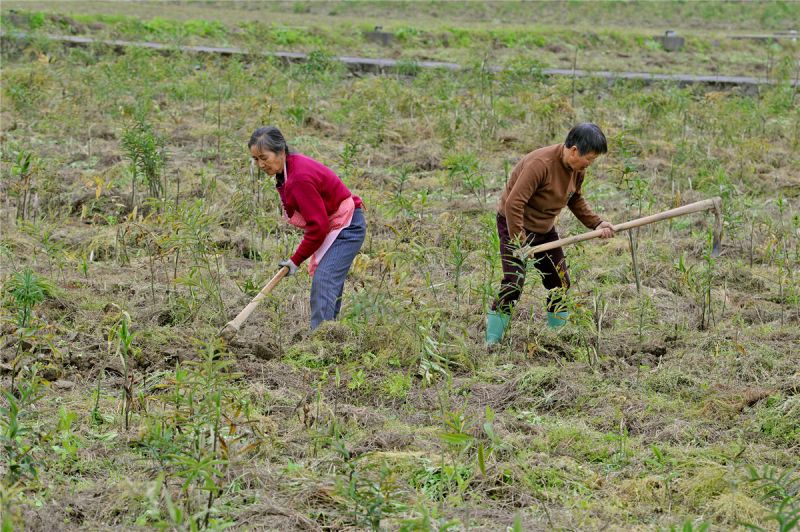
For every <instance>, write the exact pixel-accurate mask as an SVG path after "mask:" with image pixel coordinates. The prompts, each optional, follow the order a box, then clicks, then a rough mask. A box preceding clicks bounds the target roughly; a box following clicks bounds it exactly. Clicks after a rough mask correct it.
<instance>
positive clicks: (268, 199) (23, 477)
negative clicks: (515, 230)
mask: <svg viewBox="0 0 800 532" xmlns="http://www.w3.org/2000/svg"><path fill="white" fill-rule="evenodd" d="M687 4H688V5H691V4H692V3H687ZM296 5H300V4H291V5H286V6H284V5H283V4H281V5H280V7H276V9H279V8H280V9H287V10H294V9H297V8H296V7H294V6H296ZM567 5H571V4H567ZM590 5H591V4H590ZM630 5H631V4H624V5H622V6H621V8H624V9H630ZM642 5H644V6H645V7H644V9H652V8H651V7H649V6H650V4H642ZM723 5H724V6H726V7H724V8H721V9H725V10H727V9H729V7H728V6H729V5H728V4H723ZM737 5H738V4H737ZM777 5H780V6H784V7H780V8H778V7H775V6H777ZM135 6H136V4H134V5H133V7H131V9H133V8H134V7H135ZM443 6H444V7H443V8H444V9H449V7H448V6H449V4H444V5H443ZM679 6H680V7H679V8H676V13H679V12H680V10H681V9H688V8H686V7H685V5H684V4H680V5H679ZM786 6H788V7H786ZM173 7H174V8H175V10H178V11H179V10H181V9H189V8H191V9H195V8H197V7H198V6H196V5H194V4H190V5H184V4H180V5H174V6H173V5H172V4H170V9H172V8H173ZM201 7H203V8H207V7H209V6H205V4H204V5H202V6H201ZM211 7H213V6H211ZM307 7H308V8H309V9H310V13H311V14H318V13H319V10H320V9H322V8H321V7H320V5H319V4H314V3H310V4H308V5H307ZM512 7H513V6H512ZM584 7H586V6H584ZM740 7H741V12H745V11H747V10H758V9H761V10H763V12H770V13H771V12H772V10H774V9H794V6H793V5H792V4H749V3H746V4H741V6H740ZM362 8H363V9H364V10H367V11H366V12H371V11H370V10H377V9H390V8H389V7H386V6H385V5H377V6H376V5H375V4H366V5H364V4H356V3H344V4H336V9H341V10H342V13H341V15H342V16H344V15H352V16H356V14H358V13H361V11H357V10H358V9H362ZM5 9H6V5H5V4H4V10H5ZM30 9H31V12H33V10H34V9H38V7H36V8H35V7H31V8H30ZM120 9H121V8H120ZM126 9H127V8H126ZM304 9H305V8H304ZM474 9H475V10H478V8H477V7H475V8H474ZM515 9H516V8H515ZM587 9H598V10H599V9H600V8H598V7H591V8H587ZM391 10H398V11H399V10H400V7H399V6H397V5H395V4H392V5H391ZM498 11H499V13H500V14H498V17H505V16H513V15H514V14H515V13H516V14H518V13H519V12H516V11H515V12H509V14H508V15H506V14H505V12H504V11H503V10H502V9H499V10H498ZM393 12H394V11H393ZM470 13H471V11H470V10H465V12H464V13H463V14H459V15H456V14H452V16H453V19H454V20H457V21H461V20H466V18H469V17H472V16H473V15H470ZM736 13H739V10H737V11H736ZM723 15H724V13H723ZM91 16H92V17H96V16H98V15H97V14H96V12H95V13H94V14H92V15H91ZM126 16H127V15H126ZM336 16H339V15H338V14H337V15H336ZM617 16H618V15H613V16H612V15H609V17H610V18H608V19H602V22H603V23H606V22H607V23H609V24H610V23H611V22H613V20H618V19H616V18H614V17H617ZM676 16H677V15H676ZM26 17H27V18H26ZM460 17H465V18H464V19H462V18H460ZM731 17H732V18H731V19H724V17H723V16H722V15H720V16H719V18H718V19H716V18H714V17H709V20H712V19H713V20H715V22H713V23H712V22H711V21H709V23H708V24H707V25H705V26H704V27H707V28H711V29H716V28H719V27H721V26H722V24H723V22H724V20H729V21H730V22H729V23H730V24H732V25H734V26H735V25H736V24H737V22H736V21H737V20H738V19H737V18H735V17H733V16H731ZM475 18H478V19H479V18H480V16H477V15H476V16H475ZM31 20H36V19H35V18H31V15H29V14H28V15H25V16H24V17H22V18H21V19H16V20H10V19H9V17H8V16H4V17H3V25H4V28H7V27H8V26H7V24H11V25H14V26H15V27H28V28H30V24H31ZM131 20H133V19H128V18H125V19H113V20H111V19H107V20H106V21H105V22H103V27H102V28H99V27H98V29H97V30H93V31H98V32H106V34H109V35H120V36H124V35H129V34H130V33H129V32H131V31H134V33H135V32H138V31H141V30H140V29H134V30H131V29H130V26H131V24H130V21H131ZM162 20H171V19H168V18H167V14H164V16H163V19H162ZM176 20H177V18H176ZM501 20H505V19H502V18H501ZM635 20H636V21H643V20H645V18H644V17H642V18H641V19H639V18H637V19H635ZM765 20H772V19H770V18H769V17H765ZM88 21H89V19H86V21H80V24H87V26H86V27H87V28H88V24H89V22H88ZM469 22H470V23H474V24H475V25H476V29H475V31H478V32H480V31H488V30H484V29H481V28H480V27H477V25H478V24H479V22H480V21H479V20H474V19H470V20H469ZM150 23H151V24H152V19H151V20H150ZM459 23H461V22H459ZM36 24H37V23H36V22H34V25H36ZM50 24H59V23H58V22H57V21H54V20H53V19H52V18H48V17H44V19H43V22H42V25H41V26H39V27H38V29H39V30H42V31H44V30H46V29H49V28H50V26H49V25H50ZM142 24H143V26H141V27H145V23H144V22H143V23H142ZM164 24H165V23H164ZM171 24H173V25H174V27H178V28H184V29H185V28H187V26H186V25H184V24H188V23H184V22H181V23H177V22H171ZM225 24H232V23H229V22H227V21H226V22H225ZM442 24H444V23H442ZM764 24H765V25H764V26H763V27H764V28H772V27H774V24H773V25H769V24H772V23H769V24H768V23H767V22H764ZM26 25H27V26H26ZM598 25H599V24H598ZM632 25H633V26H636V25H638V22H637V23H636V24H632ZM642 25H644V24H643V23H642ZM231 27H232V26H226V27H225V28H224V29H223V30H220V31H221V32H222V33H221V34H220V36H221V37H222V38H221V39H220V41H226V42H232V41H235V38H239V37H234V35H235V34H234V33H233V32H232V31H231ZM737 27H738V26H737ZM136 28H139V26H136ZM87 31H88V30H87ZM148 31H149V30H148ZM170 31H173V30H170ZM259 31H261V30H259ZM264 31H265V33H264V34H265V35H273V36H274V34H275V32H274V31H273V32H269V31H267V30H264ZM326 31H327V32H326ZM596 31H597V33H598V35H601V34H603V32H606V31H612V30H606V29H603V28H598V29H597V30H596ZM181 32H184V33H181V38H182V39H183V38H185V36H186V35H187V33H188V32H189V30H188V29H185V31H184V30H181ZM309 32H310V33H313V32H318V38H319V39H321V41H320V43H321V44H320V43H314V44H313V45H312V46H311V48H310V49H311V50H315V51H316V53H315V54H314V55H313V58H312V60H311V61H309V62H307V63H304V64H298V65H292V66H285V65H282V64H280V63H278V62H272V61H269V60H259V61H257V62H246V61H244V60H241V59H238V60H237V59H230V58H213V57H204V56H194V55H162V54H155V53H151V52H146V51H142V50H128V51H127V52H126V53H124V54H117V53H116V52H115V51H113V50H110V49H108V48H106V47H95V48H63V47H61V46H60V45H56V44H53V43H49V42H48V41H47V40H46V39H43V38H40V37H37V38H33V39H31V40H28V41H25V42H20V41H10V40H9V41H4V43H3V48H2V54H3V55H2V60H3V69H2V77H3V83H2V86H3V87H2V90H3V92H2V107H1V108H0V123H2V132H0V135H1V137H0V140H2V157H1V162H2V164H1V165H0V175H2V188H0V192H1V194H0V228H2V233H1V234H0V282H2V307H0V327H1V330H2V339H1V340H0V385H2V390H3V392H4V394H3V398H2V399H0V408H2V410H1V411H0V444H1V445H0V456H2V460H0V476H2V482H1V483H0V505H2V506H0V507H2V519H3V520H4V521H3V523H4V526H7V527H9V528H10V529H17V528H19V529H26V530H27V529H30V530H45V529H48V530H50V529H59V530H76V529H107V528H110V527H113V528H116V529H149V528H156V527H157V528H164V529H181V530H182V529H190V528H193V527H197V528H206V527H208V528H215V529H222V528H225V527H226V526H229V525H230V526H233V527H234V528H235V529H241V530H259V529H261V530H263V529H266V530H272V529H285V530H294V529H298V530H300V529H302V530H321V529H329V530H341V529H345V530H346V529H351V530H356V529H365V528H370V527H371V528H375V529H377V528H380V529H385V530H445V529H451V530H452V529H471V530H498V529H505V528H506V527H511V529H516V530H538V529H580V530H584V529H613V530H631V529H637V530H670V529H676V530H677V529H679V530H703V529H706V528H705V527H710V529H714V530H730V529H737V528H744V527H745V526H746V525H748V524H752V525H757V526H762V527H765V528H766V529H768V530H773V529H778V526H779V523H780V520H781V519H783V520H784V521H786V520H788V518H787V516H789V515H791V513H792V512H795V513H796V512H797V511H798V501H797V473H796V472H793V470H792V468H793V467H796V464H797V456H798V450H800V395H798V390H800V374H799V373H798V345H800V327H798V323H800V293H799V292H798V279H797V272H798V265H800V214H798V198H800V177H798V176H800V159H798V158H797V157H796V156H795V154H796V153H797V150H798V148H800V111H798V109H800V105H798V100H800V97H799V96H798V95H797V89H796V88H792V87H791V86H790V85H789V84H788V80H790V79H792V72H793V70H792V68H793V66H794V65H793V63H792V62H791V61H792V60H793V57H794V56H792V55H791V54H792V53H794V52H793V51H792V48H791V47H788V46H781V47H780V48H779V49H778V48H775V49H774V54H775V55H774V56H773V64H772V68H773V69H774V70H772V72H773V75H772V78H773V79H775V80H777V83H776V84H774V85H772V86H765V87H762V88H761V89H760V91H759V92H758V93H757V94H748V93H745V92H743V91H739V90H735V89H734V90H730V91H724V92H723V91H717V90H711V89H709V88H707V87H702V86H695V87H677V86H674V85H670V84H659V85H652V86H643V85H641V84H638V83H630V82H627V83H616V84H613V85H610V86H609V85H608V84H607V83H606V82H605V81H598V80H591V79H586V80H576V81H575V82H574V83H573V81H572V80H544V79H541V78H540V77H539V76H538V75H537V70H536V68H535V65H534V66H533V67H532V65H531V64H530V63H528V64H525V63H521V62H517V63H513V64H514V65H515V68H512V69H510V70H508V71H505V72H503V73H492V72H490V71H488V70H486V69H485V68H482V67H481V62H479V61H473V62H472V63H470V64H472V65H473V67H472V68H470V69H468V70H465V71H464V72H460V73H457V74H454V73H446V72H436V71H415V70H414V69H411V70H409V73H414V74H415V75H409V76H385V77H373V76H354V75H350V74H348V73H347V72H346V71H345V70H344V69H343V68H342V66H341V65H340V64H339V63H337V62H335V61H332V60H331V58H330V55H329V53H327V52H325V51H322V50H328V51H335V50H337V48H336V46H339V45H341V42H342V41H340V40H338V39H344V38H343V37H341V38H340V37H336V38H331V39H332V41H331V44H330V46H328V41H327V40H326V39H328V37H329V36H330V35H331V34H332V32H330V30H324V29H316V30H313V31H312V30H309ZM136 35H139V34H136ZM141 37H143V38H149V37H148V36H147V35H146V34H144V33H143V34H141ZM186 38H188V37H186ZM203 38H207V39H209V40H210V39H212V37H211V36H209V37H203ZM215 38H216V37H214V39H215ZM470 38H472V37H470ZM565 38H566V37H565ZM570 38H572V37H570ZM354 39H355V38H354ZM725 42H727V41H725ZM362 45H363V43H361V42H360V41H359V44H358V46H359V47H360V46H362ZM720 46H721V47H723V49H724V50H727V48H725V47H726V46H727V44H724V43H723V44H721V45H720ZM736 46H739V45H738V44H735V43H734V44H731V47H732V48H731V50H734V52H735V50H736V48H735V47H736ZM465 50H466V51H469V50H471V49H470V48H469V47H465ZM724 50H723V51H724ZM734 52H731V53H732V54H733V53H734ZM725 53H727V52H725ZM734 55H735V54H734ZM509 65H512V63H509ZM578 121H594V122H597V123H598V124H600V125H601V127H603V129H604V130H605V131H606V133H607V135H608V138H609V141H610V151H609V154H608V155H607V156H605V157H603V158H601V159H600V160H599V161H598V163H597V164H596V165H595V166H593V167H592V168H591V169H590V172H589V177H588V179H587V183H586V189H585V192H586V194H587V197H588V200H589V201H590V203H591V204H592V205H593V206H594V207H595V209H596V210H597V211H598V212H599V213H601V214H602V216H603V217H605V218H607V219H609V220H611V221H614V222H621V221H624V220H627V219H631V218H635V217H637V216H639V215H640V214H649V213H654V212H658V211H661V210H665V209H667V208H670V207H673V206H676V205H679V204H684V203H688V202H691V201H695V200H699V199H703V198H706V197H711V196H716V195H719V196H722V198H723V201H724V214H725V237H724V238H725V240H724V251H723V254H722V256H721V257H719V258H712V257H711V256H710V231H711V228H712V223H713V221H712V218H711V216H710V215H693V216H690V217H686V218H680V219H676V220H674V221H672V222H665V223H662V224H659V225H654V226H650V227H647V228H643V229H642V230H640V231H639V232H637V233H635V234H634V235H633V236H632V237H631V238H629V236H628V235H627V234H622V235H619V236H617V237H616V238H615V239H613V240H611V241H608V242H596V241H595V242H589V243H585V244H581V245H577V246H573V247H570V248H568V249H566V253H567V257H568V260H569V264H570V272H571V276H572V280H573V289H572V290H571V292H570V294H569V297H568V305H569V307H570V309H571V311H572V316H573V319H572V321H571V323H570V325H569V326H568V327H567V328H566V329H565V330H563V331H561V332H558V333H553V332H550V331H548V330H547V329H546V328H545V327H544V323H543V322H544V298H545V294H544V291H543V289H542V288H541V286H539V285H538V283H537V282H536V280H535V279H531V280H530V282H529V283H528V286H527V287H526V291H525V294H524V296H523V299H522V301H521V302H520V305H519V307H518V310H517V313H516V315H515V317H514V320H513V324H512V327H511V331H510V335H509V338H508V339H507V340H506V341H505V342H504V343H503V344H502V346H501V347H499V348H498V349H494V350H491V351H489V350H487V349H486V348H485V347H484V346H483V317H484V312H485V309H486V306H487V305H488V304H489V303H490V302H491V298H492V297H493V295H494V293H495V291H496V290H497V287H498V281H499V276H500V264H499V256H498V251H497V245H498V244H497V240H496V232H495V228H494V214H493V212H494V204H495V201H496V199H497V196H498V194H499V191H500V190H501V188H502V186H503V184H504V182H505V180H506V178H507V176H508V173H509V172H510V169H511V168H512V167H513V164H514V163H515V161H516V160H517V159H518V158H519V157H521V156H522V155H523V154H525V153H527V152H528V151H530V150H531V149H534V148H535V147H538V146H541V145H545V144H549V143H555V142H560V141H562V140H563V136H564V135H565V133H566V131H567V130H568V128H569V127H570V126H571V125H572V124H574V123H576V122H578ZM263 124H276V125H279V126H280V127H281V128H282V129H283V131H284V133H285V134H286V136H287V139H288V140H289V143H290V146H292V147H293V148H294V149H296V150H298V151H301V152H303V153H306V154H308V155H310V156H312V157H314V158H317V159H319V160H320V161H322V162H324V163H326V164H328V165H329V166H331V167H332V168H334V169H335V170H336V171H337V173H338V174H339V175H340V176H341V177H342V179H343V180H344V181H345V183H346V184H347V185H348V186H349V187H350V188H351V189H352V190H353V191H354V192H355V193H357V194H359V195H360V196H361V197H362V198H364V202H365V205H366V217H367V222H368V226H369V229H368V237H367V241H366V242H365V245H364V248H363V250H362V253H361V254H360V255H359V256H358V257H357V259H356V262H355V264H354V267H353V270H352V272H351V275H350V277H349V280H348V284H347V287H346V291H345V300H344V304H343V312H342V318H341V320H340V321H338V322H336V323H330V324H326V325H325V326H323V327H322V328H321V329H320V330H318V331H317V332H315V333H314V334H309V333H308V329H307V323H308V318H309V316H308V314H309V310H308V303H307V298H308V292H309V287H310V279H309V277H308V275H307V274H305V273H301V274H300V275H298V276H296V277H293V278H291V279H288V280H286V281H284V282H282V283H281V284H280V285H279V286H278V288H277V289H276V291H275V292H274V294H273V295H272V296H271V297H270V298H269V299H268V301H266V302H265V303H264V304H263V305H262V306H261V307H260V308H259V309H258V310H257V311H256V313H255V314H254V315H253V316H251V318H250V321H249V322H248V323H247V325H246V326H245V328H244V330H243V331H242V332H241V333H240V334H239V336H238V337H237V338H236V339H235V341H233V342H231V343H230V344H229V345H223V344H221V343H220V342H219V341H218V340H216V334H217V332H218V331H219V329H220V327H221V326H222V325H223V324H224V323H225V322H226V321H227V320H228V319H230V318H231V317H232V316H234V315H235V314H236V313H237V312H238V311H239V310H240V309H241V308H242V307H243V306H244V305H245V304H246V303H247V302H248V301H249V300H250V298H251V297H252V296H253V295H255V293H256V292H257V291H258V290H259V289H260V287H261V286H263V285H264V284H265V283H266V281H267V280H268V279H269V278H270V277H271V276H272V275H273V273H274V272H275V271H276V269H277V262H278V261H279V260H281V259H283V258H285V257H286V256H288V254H290V253H291V251H293V249H294V247H295V246H296V244H297V242H298V241H299V238H300V235H299V234H298V232H297V231H295V230H293V229H291V228H290V227H288V226H286V225H285V224H284V223H283V222H282V220H281V218H280V214H279V212H278V205H279V203H278V198H277V195H276V193H275V191H274V189H273V183H272V182H271V179H270V178H267V177H265V176H262V175H259V174H257V173H252V172H251V171H250V166H249V160H248V159H249V155H248V153H247V150H246V141H247V139H248V137H249V134H250V133H251V131H252V130H253V129H254V128H255V127H257V126H260V125H263ZM137 161H138V162H139V164H136V162H137ZM558 227H559V231H560V232H561V234H562V235H569V234H576V233H578V232H581V231H583V230H584V228H582V227H580V226H579V224H578V222H577V221H576V220H575V219H574V218H573V217H572V215H571V214H570V213H568V212H565V213H564V214H563V215H562V216H561V217H560V220H559V224H558ZM631 248H633V251H631ZM634 256H635V259H636V260H635V267H634V261H633V260H632V259H633V257H634Z"/></svg>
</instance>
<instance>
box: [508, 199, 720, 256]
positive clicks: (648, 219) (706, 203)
mask: <svg viewBox="0 0 800 532" xmlns="http://www.w3.org/2000/svg"><path fill="white" fill-rule="evenodd" d="M711 209H714V211H715V212H716V214H717V225H720V224H721V217H720V214H721V212H722V198H720V197H719V196H717V197H714V198H711V199H707V200H703V201H697V202H695V203H690V204H689V205H684V206H683V207H677V208H675V209H670V210H668V211H664V212H660V213H658V214H652V215H650V216H644V217H642V218H637V219H636V220H631V221H630V222H625V223H621V224H617V225H614V226H612V227H613V228H614V232H617V233H618V232H620V231H627V230H628V229H633V228H635V227H641V226H643V225H647V224H651V223H654V222H660V221H661V220H667V219H669V218H675V217H677V216H683V215H684V214H691V213H693V212H700V211H708V210H711ZM717 233H718V231H715V232H714V235H715V240H716V239H717ZM601 234H603V230H602V229H595V230H594V231H589V232H588V233H583V234H580V235H575V236H571V237H568V238H562V239H560V240H556V241H554V242H548V243H547V244H542V245H540V246H534V247H531V246H525V247H522V248H520V249H518V250H517V251H516V253H515V255H516V256H517V258H520V259H522V260H526V259H529V258H531V257H532V256H533V254H534V253H540V252H542V251H548V250H550V249H555V248H558V247H561V246H568V245H570V244H576V243H578V242H583V241H584V240H591V239H593V238H597V237H599V236H600V235H601ZM717 244H718V243H717V242H715V248H717V247H718V245H717Z"/></svg>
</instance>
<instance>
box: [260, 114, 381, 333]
mask: <svg viewBox="0 0 800 532" xmlns="http://www.w3.org/2000/svg"><path fill="white" fill-rule="evenodd" d="M247 146H248V147H249V148H250V153H251V154H252V156H253V161H254V162H255V164H256V165H258V167H259V168H260V169H261V170H262V171H263V172H264V173H266V174H268V175H271V176H275V187H276V188H277V189H278V194H279V195H280V198H281V203H282V204H283V210H284V214H283V216H284V219H285V220H286V221H288V222H289V223H290V224H292V225H295V226H297V227H300V228H302V229H303V230H304V235H303V240H302V241H301V242H300V245H299V246H297V250H296V251H295V252H294V255H292V256H291V257H289V258H288V259H286V260H284V261H282V262H280V263H279V265H280V266H286V267H288V268H289V275H294V274H295V273H296V272H297V268H298V267H299V266H300V264H302V263H303V262H304V261H305V260H306V259H310V261H309V265H308V271H309V274H310V275H311V276H312V277H313V279H312V281H311V330H314V329H316V328H317V327H318V326H319V324H320V323H322V322H323V321H327V320H333V319H335V318H336V316H338V314H339V310H340V308H341V306H342V290H343V289H344V281H345V278H346V277H347V272H348V271H349V270H350V265H351V264H353V259H355V257H356V255H357V254H358V251H359V250H360V249H361V244H363V243H364V236H365V235H366V232H367V224H366V221H365V220H364V214H363V213H362V211H361V206H362V202H361V198H359V197H358V196H354V195H353V194H352V193H351V192H350V191H349V190H348V189H347V187H346V186H345V184H344V183H342V180H341V179H339V176H337V175H336V174H335V173H334V172H333V171H332V170H331V169H330V168H328V167H327V166H325V165H323V164H321V163H319V162H317V161H315V160H314V159H312V158H310V157H306V156H305V155H302V154H299V153H294V152H290V151H289V146H287V145H286V139H285V138H284V137H283V134H282V133H281V132H280V130H279V129H278V128H277V127H275V126H268V127H261V128H258V129H256V130H255V131H254V132H253V134H252V136H251V137H250V141H249V142H248V143H247Z"/></svg>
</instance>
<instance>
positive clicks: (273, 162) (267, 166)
mask: <svg viewBox="0 0 800 532" xmlns="http://www.w3.org/2000/svg"><path fill="white" fill-rule="evenodd" d="M250 153H251V154H252V155H253V160H254V161H255V162H256V165H257V166H258V167H259V168H261V171H262V172H264V173H265V174H267V175H275V174H277V173H278V172H282V171H283V164H284V162H285V161H286V155H285V154H284V152H280V153H275V152H273V151H270V150H264V149H261V148H259V147H258V146H257V145H254V146H251V147H250Z"/></svg>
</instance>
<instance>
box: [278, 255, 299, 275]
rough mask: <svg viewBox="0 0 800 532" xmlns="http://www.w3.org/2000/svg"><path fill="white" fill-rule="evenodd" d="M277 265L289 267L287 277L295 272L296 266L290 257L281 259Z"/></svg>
mask: <svg viewBox="0 0 800 532" xmlns="http://www.w3.org/2000/svg"><path fill="white" fill-rule="evenodd" d="M278 266H280V267H281V268H283V267H284V266H285V267H287V268H289V273H287V274H286V276H287V277H288V276H290V275H294V274H296V273H297V266H296V265H295V263H294V262H292V259H286V260H282V261H280V262H279V263H278Z"/></svg>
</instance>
